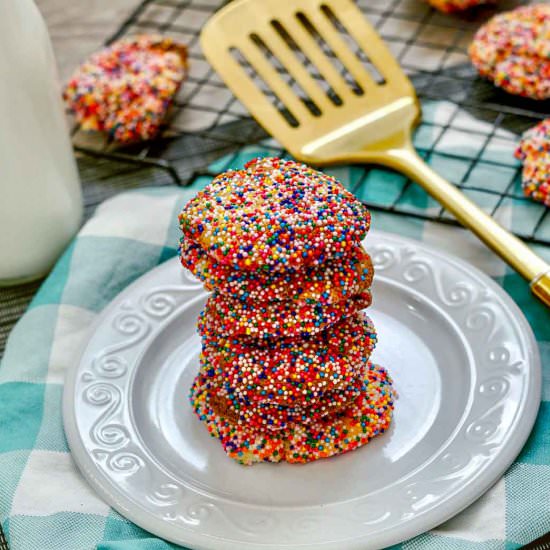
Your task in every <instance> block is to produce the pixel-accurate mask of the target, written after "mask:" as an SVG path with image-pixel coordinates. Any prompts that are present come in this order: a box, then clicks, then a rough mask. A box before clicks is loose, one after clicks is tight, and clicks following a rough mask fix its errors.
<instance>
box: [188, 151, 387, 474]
mask: <svg viewBox="0 0 550 550" xmlns="http://www.w3.org/2000/svg"><path fill="white" fill-rule="evenodd" d="M180 224H181V229H182V232H183V237H182V241H181V261H182V264H183V265H184V266H185V267H187V268H188V269H190V270H191V271H192V272H193V273H194V274H195V275H197V276H198V277H199V278H200V279H201V280H203V281H204V283H205V286H206V287H207V288H208V289H209V290H212V291H213V294H212V295H211V296H210V297H209V299H208V301H207V304H206V307H205V309H204V311H203V312H202V314H201V318H200V323H199V332H200V333H201V336H202V340H203V353H202V356H201V371H200V373H199V375H198V376H197V378H196V380H195V383H194V385H193V388H192V391H191V401H192V403H193V406H194V408H195V411H196V413H197V414H198V416H199V417H200V418H201V420H203V421H204V422H205V423H206V424H207V426H208V428H209V430H210V432H211V433H212V435H215V436H216V437H218V438H219V439H220V440H221V442H222V445H223V447H224V449H225V451H226V452H227V453H228V454H229V455H230V456H232V457H233V458H236V459H237V460H239V461H241V462H244V463H252V462H257V461H260V460H269V461H279V460H287V461H290V462H305V461H308V460H314V459H316V458H322V457H325V456H330V455H332V454H337V453H340V452H344V451H346V450H350V449H353V448H355V447H357V446H359V445H362V444H364V443H366V442H367V441H368V440H369V439H370V438H371V437H374V436H375V435H377V434H378V433H380V432H382V431H384V430H385V428H386V427H387V425H388V424H389V421H390V418H391V409H392V404H393V403H392V400H393V393H392V391H391V385H390V382H389V379H388V377H387V375H386V373H385V371H384V370H383V369H380V368H377V367H374V366H372V365H370V364H369V363H368V358H369V356H370V354H371V352H372V350H373V348H374V345H375V342H376V335H375V333H374V328H373V326H372V324H371V323H370V320H369V319H368V318H367V317H366V316H364V314H363V313H361V312H360V310H362V309H364V308H365V307H367V306H369V305H370V302H371V296H370V291H369V288H370V285H371V282H372V273H373V269H372V264H371V261H370V258H369V256H368V254H367V253H366V252H365V251H364V250H363V248H362V246H361V244H360V243H361V240H362V239H363V238H364V237H365V235H366V233H367V231H368V229H369V224H370V215H369V213H368V211H367V210H366V208H365V207H364V206H363V205H362V204H361V203H360V202H359V201H358V200H357V199H356V198H355V197H354V196H353V195H352V194H351V193H349V192H348V191H347V190H346V189H345V188H344V187H343V186H342V185H341V184H340V183H339V182H338V181H337V180H335V179H334V178H332V177H331V176H328V175H326V174H323V173H321V172H317V171H315V170H313V169H311V168H309V167H308V166H306V165H303V164H299V163H296V162H294V161H285V160H280V159H277V158H264V159H256V160H254V161H251V162H249V163H248V164H246V165H245V167H244V169H243V170H232V171H228V172H225V173H223V174H221V175H219V176H218V177H216V178H215V179H214V180H213V182H212V183H211V184H210V185H209V186H207V187H206V188H205V189H204V190H203V191H201V192H199V193H198V195H197V196H196V197H195V198H194V199H192V200H191V201H190V202H189V203H188V204H187V205H186V206H185V208H184V209H183V211H182V212H181V214H180ZM329 327H330V328H329ZM350 433H353V434H354V437H352V438H351V439H350V438H349V437H348V434H350ZM315 442H317V443H315ZM296 449H300V452H298V451H297V450H296Z"/></svg>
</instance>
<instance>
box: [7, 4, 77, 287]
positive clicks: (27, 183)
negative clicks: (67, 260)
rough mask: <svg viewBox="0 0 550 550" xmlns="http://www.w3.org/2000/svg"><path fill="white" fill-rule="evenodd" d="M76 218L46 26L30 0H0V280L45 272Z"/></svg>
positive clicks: (73, 175)
mask: <svg viewBox="0 0 550 550" xmlns="http://www.w3.org/2000/svg"><path fill="white" fill-rule="evenodd" d="M81 218H82V197H81V192H80V183H79V180H78V173H77V169H76V163H75V160H74V155H73V150H72V147H71V143H70V139H69V132H68V129H67V123H66V120H65V115H64V111H63V105H62V100H61V89H60V85H59V81H58V79H57V72H56V66H55V60H54V56H53V50H52V46H51V43H50V39H49V36H48V31H47V29H46V26H45V24H44V21H43V19H42V16H41V15H40V13H39V11H38V9H37V7H36V5H35V4H34V2H33V0H0V286H2V285H7V284H13V283H16V282H23V281H25V280H30V279H34V278H38V277H40V276H41V275H44V274H46V273H47V272H48V270H49V269H50V268H51V267H52V265H53V264H54V262H55V260H56V259H57V258H58V257H59V255H60V254H61V252H62V251H63V249H64V248H65V247H66V246H67V244H68V242H69V240H70V239H71V238H72V236H73V235H74V234H75V233H76V231H77V229H78V227H79V225H80V221H81Z"/></svg>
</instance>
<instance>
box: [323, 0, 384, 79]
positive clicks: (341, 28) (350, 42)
mask: <svg viewBox="0 0 550 550" xmlns="http://www.w3.org/2000/svg"><path fill="white" fill-rule="evenodd" d="M321 11H322V12H323V14H324V15H325V17H326V18H327V19H328V20H329V21H330V23H331V24H332V26H333V27H334V28H335V29H336V31H338V33H339V34H340V37H341V38H342V40H344V42H345V43H346V44H347V46H348V48H349V49H350V50H351V51H352V52H353V53H354V54H355V57H357V59H358V60H359V61H360V62H361V64H362V65H363V67H364V68H365V69H366V70H367V72H368V73H369V74H370V75H371V77H372V79H373V80H374V81H375V82H376V83H377V84H385V83H386V79H385V78H384V76H383V75H382V73H381V72H380V71H379V70H378V68H377V67H376V65H375V64H374V63H373V62H372V61H371V60H370V58H369V56H368V55H367V54H366V53H365V51H364V50H363V48H361V46H360V45H359V44H358V43H357V41H356V40H355V38H354V37H353V36H352V35H351V34H350V32H349V31H348V29H347V28H346V27H345V25H344V24H343V23H342V22H341V21H340V19H338V17H337V16H336V14H335V13H334V12H333V11H332V9H331V8H330V6H328V5H327V4H321Z"/></svg>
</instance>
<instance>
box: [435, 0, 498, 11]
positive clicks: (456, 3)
mask: <svg viewBox="0 0 550 550" xmlns="http://www.w3.org/2000/svg"><path fill="white" fill-rule="evenodd" d="M428 2H429V4H430V5H432V6H433V7H434V8H436V9H438V10H439V11H442V12H445V13H453V12H457V11H464V10H469V9H471V8H475V7H476V6H482V5H484V4H494V2H495V0H428Z"/></svg>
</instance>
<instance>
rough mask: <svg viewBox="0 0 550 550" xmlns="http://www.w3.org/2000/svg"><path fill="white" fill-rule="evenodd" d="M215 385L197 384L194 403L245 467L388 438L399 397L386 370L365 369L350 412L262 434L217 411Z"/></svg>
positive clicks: (319, 454)
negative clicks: (213, 391)
mask: <svg viewBox="0 0 550 550" xmlns="http://www.w3.org/2000/svg"><path fill="white" fill-rule="evenodd" d="M210 389H211V386H210V382H208V381H205V380H204V379H202V378H201V377H199V376H198V377H197V378H196V379H195V383H194V384H193V386H192V388H191V393H190V400H191V403H192V405H193V408H194V410H195V413H196V415H197V416H198V417H199V419H200V420H201V421H202V422H204V423H205V424H206V426H207V428H208V431H209V432H210V434H211V435H212V436H213V437H217V438H218V439H219V440H220V442H221V444H222V446H223V449H224V451H225V452H226V453H227V455H228V456H229V457H231V458H233V459H235V460H237V461H239V462H240V463H242V464H247V465H250V464H254V463H256V462H280V461H282V460H286V461H287V462H291V463H295V462H302V463H303V462H310V461H313V460H318V459H320V458H327V457H330V456H333V455H337V454H340V453H344V452H347V451H351V450H353V449H356V448H358V447H360V446H362V445H365V444H366V443H367V442H368V441H370V440H371V439H372V438H373V437H376V436H377V435H379V434H381V433H384V432H385V431H386V430H387V429H388V427H389V425H390V422H391V418H392V414H393V406H394V400H395V392H394V390H393V388H392V381H391V379H390V377H389V375H388V373H387V372H386V370H385V369H383V368H382V367H379V366H377V365H373V364H371V363H369V364H368V366H367V368H366V374H365V377H364V390H363V391H362V392H361V393H360V394H359V396H358V397H357V398H356V400H355V401H354V402H353V403H352V404H351V405H350V406H349V407H347V408H345V409H343V410H341V411H339V412H337V413H335V414H332V415H329V416H325V417H323V418H321V419H320V420H317V421H314V422H311V423H308V424H300V423H292V424H289V426H288V427H287V428H286V429H285V430H281V431H268V430H266V431H261V430H256V429H252V428H250V427H249V426H247V425H246V424H238V423H237V424H235V423H233V422H231V421H230V420H229V419H228V418H227V417H225V416H223V415H222V414H220V412H215V410H214V408H213V407H212V403H211V397H210V395H211V394H210V391H209V390H210Z"/></svg>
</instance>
